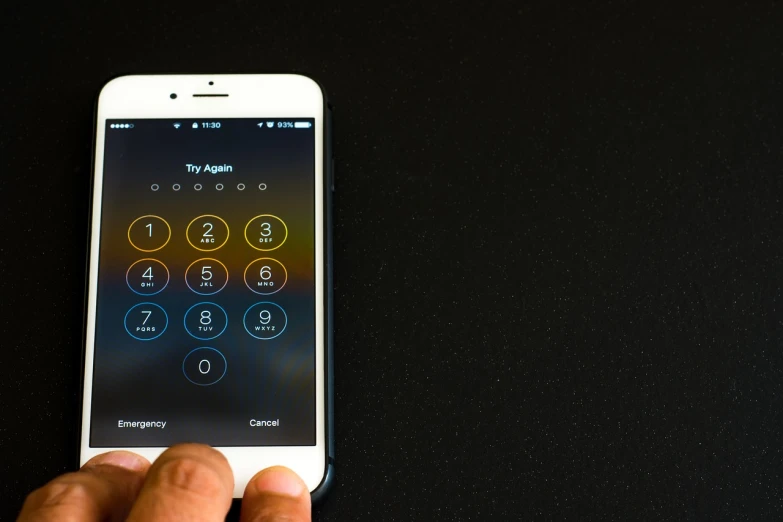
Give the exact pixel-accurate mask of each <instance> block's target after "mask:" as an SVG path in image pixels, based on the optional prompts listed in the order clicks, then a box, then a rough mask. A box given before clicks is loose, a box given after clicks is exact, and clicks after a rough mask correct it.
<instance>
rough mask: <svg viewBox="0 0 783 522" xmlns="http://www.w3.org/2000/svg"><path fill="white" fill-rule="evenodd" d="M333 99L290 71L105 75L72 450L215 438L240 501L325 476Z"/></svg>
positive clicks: (160, 447) (147, 452)
mask: <svg viewBox="0 0 783 522" xmlns="http://www.w3.org/2000/svg"><path fill="white" fill-rule="evenodd" d="M331 149H332V147H331V109H330V107H329V106H328V104H327V103H326V101H325V97H324V94H323V92H322V89H321V88H320V87H319V85H318V84H317V83H316V82H314V81H313V80H311V79H309V78H307V77H305V76H300V75H294V74H269V75H263V74H262V75H146V76H143V75H142V76H125V77H120V78H116V79H114V80H112V81H110V82H109V83H108V84H106V85H105V86H104V87H103V89H102V91H101V93H100V96H99V99H98V105H97V117H96V126H95V153H94V154H95V155H94V179H93V184H92V204H91V218H90V246H89V255H88V276H87V297H86V321H85V335H84V385H83V398H82V419H81V439H80V461H81V463H84V462H86V461H87V460H89V459H90V458H91V457H93V456H95V455H97V454H99V453H103V452H106V451H109V450H114V449H124V450H129V451H133V452H136V453H139V454H141V455H143V456H145V457H147V458H148V459H149V460H151V461H152V460H154V459H155V458H156V457H157V456H158V455H159V454H160V453H161V452H162V451H164V450H165V449H166V448H167V447H168V446H171V445H173V444H176V443H180V442H199V443H204V444H209V445H210V446H213V447H215V448H217V449H218V450H219V451H221V452H222V453H223V454H224V455H225V456H226V457H227V458H228V460H229V463H230V464H231V467H232V469H233V471H234V475H235V480H236V486H235V490H234V496H235V497H241V496H242V493H243V491H244V488H245V485H246V484H247V482H248V480H249V479H250V478H251V477H252V476H253V475H254V474H255V473H256V472H258V471H259V470H261V469H263V468H266V467H268V466H272V465H283V466H287V467H289V468H291V469H293V470H294V471H296V472H297V473H298V474H299V475H300V476H301V477H302V478H303V479H304V480H305V482H306V483H307V485H308V486H309V488H310V490H311V492H313V494H314V495H315V496H318V495H320V494H321V493H322V492H323V491H324V489H325V487H326V486H327V484H328V482H329V479H330V477H331V475H332V447H333V444H332V421H331V418H332V407H331V404H332V393H331V390H332V372H331V367H332V364H331V361H332V342H331V339H332V328H331V323H332V321H331V316H332V304H331V295H332V292H331V288H332V286H331V269H332V266H331V251H332V249H331V237H332V236H331V199H332V190H333V180H332V175H333V169H332V150H331Z"/></svg>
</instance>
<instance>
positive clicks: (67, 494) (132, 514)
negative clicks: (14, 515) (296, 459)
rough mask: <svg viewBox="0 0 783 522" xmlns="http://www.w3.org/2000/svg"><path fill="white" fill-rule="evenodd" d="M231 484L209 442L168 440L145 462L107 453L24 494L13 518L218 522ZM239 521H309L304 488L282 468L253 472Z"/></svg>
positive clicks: (120, 453) (41, 521)
mask: <svg viewBox="0 0 783 522" xmlns="http://www.w3.org/2000/svg"><path fill="white" fill-rule="evenodd" d="M233 490H234V476H233V474H232V473H231V468H230V467H229V465H228V461H226V458H225V457H224V456H223V455H222V454H221V453H219V452H218V451H216V450H214V449H212V448H210V447H209V446H203V445H200V444H182V445H179V446H173V447H171V448H169V449H168V450H166V451H165V452H163V454H162V455H161V456H160V457H158V460H156V461H155V462H154V463H153V464H152V465H151V466H150V463H149V461H147V459H145V458H144V457H140V456H139V455H136V454H135V453H130V452H127V451H112V452H109V453H104V454H102V455H98V456H97V457H94V458H93V459H91V460H90V461H89V462H87V463H86V464H85V465H84V466H83V467H82V468H81V469H80V470H79V471H76V472H73V473H67V474H65V475H62V476H60V477H57V478H56V479H54V480H52V481H51V482H49V483H48V484H46V485H45V486H43V487H42V488H40V489H38V490H36V491H34V492H32V493H31V494H30V495H29V496H28V497H27V500H26V501H25V503H24V506H23V507H22V512H21V513H20V514H19V518H18V522H50V521H65V520H79V521H83V522H99V521H100V522H103V521H105V520H106V521H121V520H127V521H129V522H139V521H145V522H175V521H180V520H182V521H185V520H187V521H189V522H217V521H221V522H222V521H223V520H225V518H226V513H228V510H229V507H230V506H231V496H232V492H233ZM240 520H241V521H242V522H251V521H252V522H272V521H275V520H286V521H287V522H310V493H309V491H308V489H307V486H306V485H305V484H304V482H302V479H300V478H299V477H298V476H297V475H296V474H295V473H294V472H293V471H291V470H289V469H287V468H283V467H274V468H269V469H265V470H263V471H261V472H260V473H258V474H257V475H256V476H255V477H253V478H252V479H251V480H250V482H249V483H248V485H247V488H245V495H244V498H243V499H242V514H241V516H240Z"/></svg>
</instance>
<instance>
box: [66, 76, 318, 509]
mask: <svg viewBox="0 0 783 522" xmlns="http://www.w3.org/2000/svg"><path fill="white" fill-rule="evenodd" d="M210 82H212V83H211V84H210ZM172 93H176V94H177V96H176V97H171V94H172ZM211 93H214V94H228V96H226V97H213V96H210V97H194V96H193V94H211ZM325 108H326V107H325V100H324V94H323V91H322V90H321V88H320V86H319V85H318V84H317V83H316V82H314V81H313V80H311V79H310V78H308V77H306V76H301V75H295V74H261V75H139V76H123V77H119V78H116V79H114V80H112V81H110V82H109V83H107V84H106V85H105V86H104V87H103V89H102V90H101V93H100V96H99V98H98V104H97V114H96V128H95V151H94V161H93V189H92V192H93V193H92V205H91V206H92V212H91V216H92V217H91V223H90V227H91V231H90V251H89V266H88V275H87V284H88V286H87V298H86V316H87V317H86V326H85V347H84V348H85V350H84V378H83V393H82V423H81V441H80V452H79V463H80V465H81V464H83V463H84V462H86V461H87V460H89V459H90V458H92V457H93V456H95V455H97V454H100V453H104V452H106V451H110V450H112V449H126V450H129V451H133V452H135V453H138V454H141V455H143V456H145V457H146V458H148V459H149V460H151V461H152V460H154V459H155V458H157V456H158V455H160V453H162V452H163V451H164V450H165V449H166V448H165V447H156V448H136V447H134V448H123V447H117V448H104V447H101V448H94V447H90V446H89V433H90V422H91V419H90V411H91V398H92V376H93V364H94V359H93V356H94V346H95V337H94V334H95V317H96V306H97V303H96V299H97V284H96V283H97V274H98V254H99V246H100V222H101V199H102V188H103V160H104V143H105V137H106V136H105V131H106V120H108V119H145V118H149V119H167V118H183V119H185V118H193V119H199V118H212V119H219V118H254V117H259V118H280V117H300V118H313V119H314V121H315V166H314V167H315V187H316V194H315V196H316V197H315V215H316V224H315V225H316V226H315V231H316V237H315V243H316V244H315V247H316V248H315V255H316V260H318V261H321V262H316V274H315V283H316V358H315V375H316V383H315V385H316V444H315V445H314V446H264V447H218V448H217V449H218V450H220V451H221V452H222V453H223V454H224V455H225V456H226V457H227V459H228V461H229V463H230V465H231V467H232V469H233V471H234V477H235V486H234V497H236V498H240V497H241V496H242V494H243V492H244V488H245V485H246V484H247V482H248V481H249V479H250V478H252V476H253V475H254V474H255V473H257V472H258V471H259V470H260V469H263V468H265V467H268V466H272V465H283V466H287V467H289V468H291V469H293V470H294V471H296V472H297V473H298V474H299V475H300V476H301V477H302V478H303V479H304V481H305V483H306V484H307V485H308V487H309V488H310V491H315V490H317V489H318V488H319V486H322V485H323V483H324V482H325V481H326V478H327V475H328V470H329V461H328V450H329V448H328V445H329V440H328V432H329V430H328V427H327V421H328V418H329V415H328V412H327V411H326V409H327V400H328V397H327V392H328V391H327V375H326V371H325V370H326V367H327V363H328V361H327V353H326V352H327V347H328V344H329V343H328V341H329V334H330V332H328V331H327V328H328V324H327V320H328V313H329V312H330V311H329V310H327V307H328V301H327V299H326V297H327V290H326V286H327V285H326V282H327V275H328V274H327V273H326V267H325V264H326V259H327V257H326V254H327V245H326V244H325V242H326V240H327V237H326V234H325V229H326V228H327V227H326V226H325V220H326V218H327V210H328V209H327V192H328V188H327V185H328V183H326V181H327V180H326V176H327V173H326V161H325V160H324V159H325V157H326V151H325V144H326V139H325V138H326V130H325V127H326V122H325V114H326V111H325Z"/></svg>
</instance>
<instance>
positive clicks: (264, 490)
mask: <svg viewBox="0 0 783 522" xmlns="http://www.w3.org/2000/svg"><path fill="white" fill-rule="evenodd" d="M310 509H311V506H310V491H309V489H308V488H307V485H306V484H305V483H304V481H303V480H302V479H301V478H299V475H297V474H296V473H294V472H293V471H291V470H290V469H288V468H284V467H282V466H275V467H272V468H267V469H265V470H263V471H261V472H259V473H257V474H256V475H255V476H254V477H253V478H252V479H250V481H249V482H248V483H247V487H246V488H245V495H244V497H243V498H242V514H241V516H240V520H242V522H250V521H252V522H272V521H276V520H288V521H290V522H309V521H310Z"/></svg>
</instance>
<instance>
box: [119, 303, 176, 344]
mask: <svg viewBox="0 0 783 522" xmlns="http://www.w3.org/2000/svg"><path fill="white" fill-rule="evenodd" d="M168 325H169V317H168V315H166V311H165V310H164V309H163V308H161V307H160V306H158V305H156V304H155V303H139V304H137V305H136V306H133V307H132V308H131V309H130V310H128V313H126V314H125V331H126V332H128V335H130V336H131V337H133V338H134V339H138V340H139V341H151V340H153V339H157V338H158V337H160V336H161V335H163V332H165V331H166V327H168Z"/></svg>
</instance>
